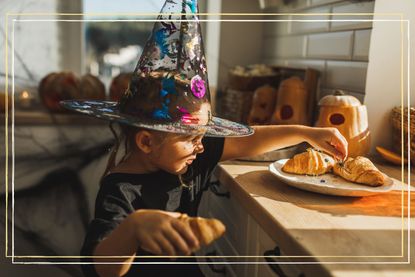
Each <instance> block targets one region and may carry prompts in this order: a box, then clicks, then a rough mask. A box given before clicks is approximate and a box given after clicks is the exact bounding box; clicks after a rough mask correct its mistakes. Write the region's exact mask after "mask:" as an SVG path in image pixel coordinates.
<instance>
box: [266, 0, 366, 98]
mask: <svg viewBox="0 0 415 277" xmlns="http://www.w3.org/2000/svg"><path fill="white" fill-rule="evenodd" d="M373 11H374V1H364V2H356V1H345V0H298V1H294V2H291V3H290V4H289V5H285V6H282V7H279V8H278V10H276V12H281V13H287V14H288V13H291V14H290V15H281V16H275V17H272V18H274V19H292V20H316V21H315V22H298V21H289V22H268V23H264V24H265V28H264V33H263V35H264V40H263V41H264V49H265V51H264V52H263V54H262V55H263V59H264V62H265V63H267V64H274V65H284V66H290V67H299V68H305V67H310V68H314V69H317V70H319V71H320V73H321V78H320V93H319V94H318V95H317V97H318V99H317V101H318V100H319V99H320V98H321V97H322V96H324V95H325V94H328V93H330V92H332V91H333V90H335V89H343V90H347V91H348V92H349V93H350V94H352V95H354V96H356V97H358V99H359V100H361V101H363V100H364V94H365V85H366V71H367V64H368V56H369V55H368V54H369V45H370V36H371V29H372V22H371V21H368V22H361V21H360V22H359V21H336V22H333V21H326V22H325V21H324V20H371V19H373V15H372V14H371V13H373ZM293 13H296V14H293ZM357 13H362V14H360V15H358V14H357ZM299 14H305V15H299ZM267 18H268V17H267ZM268 19H271V17H269V18H268ZM320 20H321V21H320Z"/></svg>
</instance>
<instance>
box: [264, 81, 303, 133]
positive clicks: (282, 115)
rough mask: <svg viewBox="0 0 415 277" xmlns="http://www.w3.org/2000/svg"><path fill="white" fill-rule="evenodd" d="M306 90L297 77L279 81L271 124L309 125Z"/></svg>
mask: <svg viewBox="0 0 415 277" xmlns="http://www.w3.org/2000/svg"><path fill="white" fill-rule="evenodd" d="M307 105H308V91H307V89H306V87H305V85H304V82H303V81H302V80H301V79H300V78H298V77H291V78H289V79H286V80H284V81H282V82H281V84H280V87H279V89H278V97H277V104H276V108H275V111H274V114H273V115H272V117H271V123H272V124H303V125H309V124H310V122H309V119H308V108H307Z"/></svg>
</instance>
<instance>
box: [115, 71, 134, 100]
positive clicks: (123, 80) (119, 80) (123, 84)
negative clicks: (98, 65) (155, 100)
mask: <svg viewBox="0 0 415 277" xmlns="http://www.w3.org/2000/svg"><path fill="white" fill-rule="evenodd" d="M131 76H133V74H132V73H120V74H119V75H117V76H116V77H115V78H114V79H113V80H112V82H111V86H110V99H111V101H117V102H118V101H119V100H120V98H121V96H122V95H123V94H124V92H125V91H126V90H127V88H128V86H129V84H130V80H131Z"/></svg>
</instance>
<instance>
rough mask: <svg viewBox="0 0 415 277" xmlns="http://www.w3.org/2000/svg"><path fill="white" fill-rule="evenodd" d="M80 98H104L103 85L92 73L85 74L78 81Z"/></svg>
mask: <svg viewBox="0 0 415 277" xmlns="http://www.w3.org/2000/svg"><path fill="white" fill-rule="evenodd" d="M79 86H80V98H81V99H86V100H104V99H105V86H104V84H103V83H102V82H101V81H100V80H99V79H98V78H97V77H95V76H94V75H91V74H85V75H84V76H82V78H81V82H80V85H79Z"/></svg>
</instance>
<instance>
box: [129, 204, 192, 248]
mask: <svg viewBox="0 0 415 277" xmlns="http://www.w3.org/2000/svg"><path fill="white" fill-rule="evenodd" d="M179 216H180V213H173V212H165V211H162V210H139V211H136V212H135V213H133V214H131V215H130V219H131V220H132V222H133V225H132V226H133V228H134V230H135V236H136V238H137V240H138V244H139V246H140V247H141V248H142V249H143V250H145V251H147V252H150V253H153V254H156V255H163V256H164V255H165V256H182V255H186V256H187V255H190V254H191V253H192V251H194V250H197V249H198V248H199V241H198V239H197V238H196V236H195V235H194V233H193V231H192V229H191V228H190V227H189V226H188V225H186V224H184V223H183V222H181V221H180V220H179V219H178V217H179Z"/></svg>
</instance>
